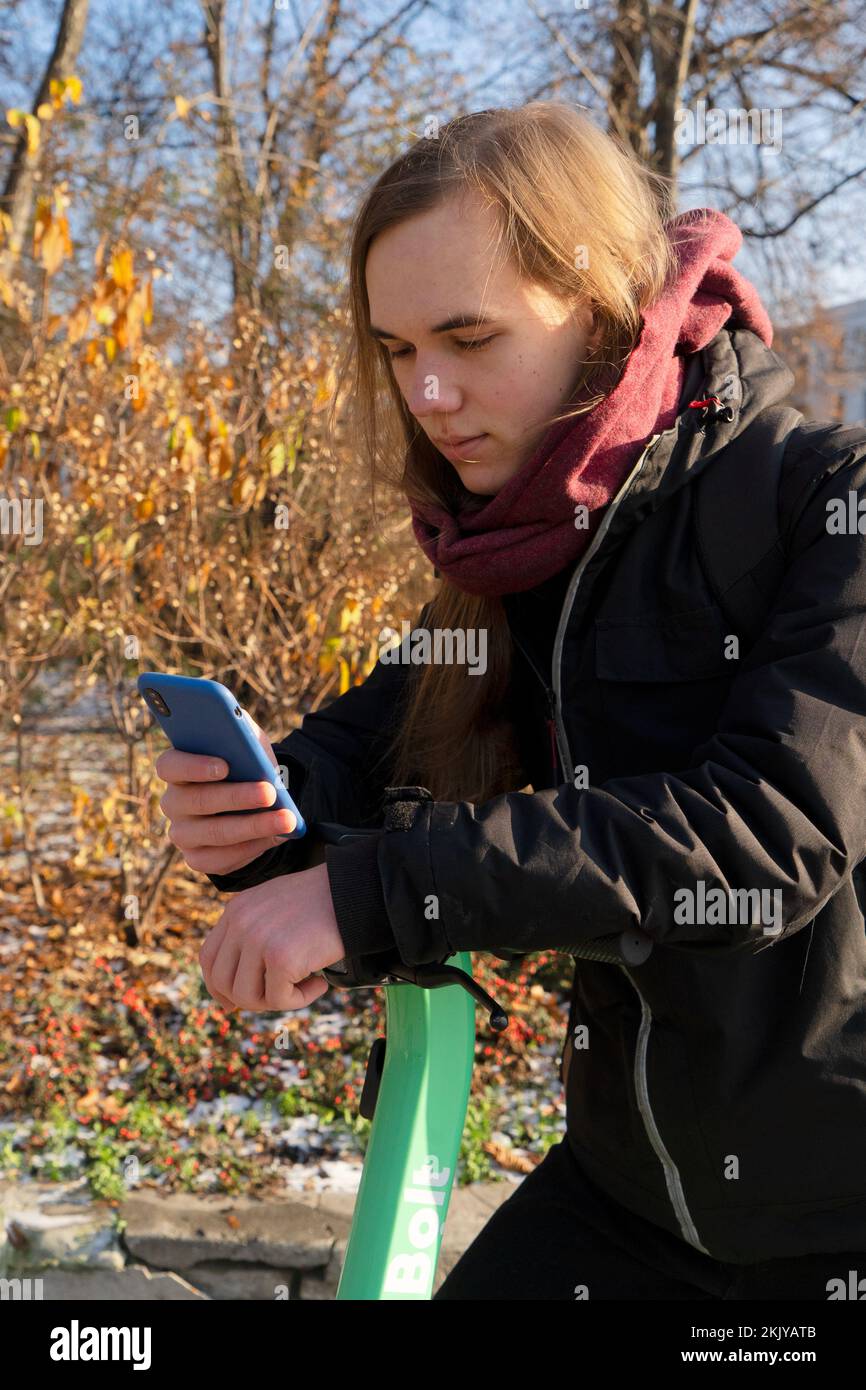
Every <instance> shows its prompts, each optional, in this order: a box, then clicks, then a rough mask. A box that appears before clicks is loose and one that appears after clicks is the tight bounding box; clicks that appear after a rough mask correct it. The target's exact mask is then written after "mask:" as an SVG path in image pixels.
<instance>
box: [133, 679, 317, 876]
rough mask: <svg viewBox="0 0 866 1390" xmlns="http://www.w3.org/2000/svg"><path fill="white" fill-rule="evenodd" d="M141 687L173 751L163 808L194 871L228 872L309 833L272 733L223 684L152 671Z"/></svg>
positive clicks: (163, 758)
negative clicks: (270, 736)
mask: <svg viewBox="0 0 866 1390" xmlns="http://www.w3.org/2000/svg"><path fill="white" fill-rule="evenodd" d="M138 689H139V691H140V692H141V694H142V697H143V698H144V699H145V700H146V702H147V705H148V707H149V708H150V709H151V711H152V712H153V714H154V717H155V718H156V719H157V721H158V722H159V724H160V726H161V727H162V728H163V730H164V731H165V733H166V734H167V736H168V737H169V739H170V740H171V742H172V744H173V745H174V746H173V747H172V748H170V749H167V750H166V751H165V752H164V753H161V754H160V756H159V758H158V759H157V762H156V764H155V768H156V773H157V776H158V777H160V778H161V779H162V781H164V782H167V783H168V784H169V785H168V790H167V791H166V792H165V793H164V794H163V796H162V797H161V799H160V803H159V804H160V809H161V810H162V811H163V813H164V815H166V816H167V817H168V819H169V821H170V823H171V824H170V830H169V839H170V840H171V841H172V843H173V844H175V845H177V847H178V849H180V850H181V852H182V853H183V857H184V859H185V860H186V862H187V864H188V865H189V866H190V868H191V869H195V870H197V871H198V872H199V873H206V874H228V873H233V872H234V871H235V870H236V869H242V868H243V867H244V866H245V865H247V864H249V863H251V862H252V861H253V860H254V859H258V857H259V855H261V854H263V853H264V852H265V850H268V849H271V848H272V847H273V846H274V845H278V844H281V843H282V842H283V840H285V839H296V838H298V837H299V836H300V835H303V834H305V833H306V828H307V827H306V825H305V823H304V819H303V817H302V815H301V813H300V811H299V810H298V808H297V806H296V805H295V803H294V801H293V800H292V798H291V796H290V795H289V792H288V790H287V789H286V787H285V786H284V784H283V781H282V777H281V775H280V771H279V765H278V763H277V760H276V757H275V756H274V751H273V748H272V747H271V743H270V740H269V739H268V737H267V735H266V734H264V733H263V731H262V730H261V729H260V728H259V726H258V724H256V722H255V720H254V719H253V718H252V717H251V716H250V715H249V714H248V713H247V712H246V710H242V709H241V708H240V706H239V705H238V703H237V701H236V700H235V698H234V696H233V695H232V693H231V691H229V690H227V689H226V687H225V686H223V685H220V684H219V682H218V681H209V680H204V679H201V678H197V677H190V676H169V675H163V674H161V673H159V672H155V671H146V672H144V674H143V675H141V676H139V678H138Z"/></svg>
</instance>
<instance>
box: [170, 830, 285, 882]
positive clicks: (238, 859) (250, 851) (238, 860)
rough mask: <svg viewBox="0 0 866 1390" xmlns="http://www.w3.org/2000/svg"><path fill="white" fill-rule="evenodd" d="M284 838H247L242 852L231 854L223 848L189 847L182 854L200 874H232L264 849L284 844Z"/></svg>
mask: <svg viewBox="0 0 866 1390" xmlns="http://www.w3.org/2000/svg"><path fill="white" fill-rule="evenodd" d="M284 844H285V840H281V839H279V838H277V837H276V836H274V835H268V836H267V837H263V838H262V839H261V840H249V841H248V842H247V843H246V844H245V845H244V846H243V853H242V854H235V855H232V856H231V857H230V858H228V859H227V858H226V856H227V855H228V854H229V851H228V850H225V849H210V848H207V847H206V848H204V849H191V850H188V851H187V852H186V853H185V854H184V859H185V860H186V862H187V864H188V865H189V867H190V868H191V869H195V870H196V872H197V873H200V874H233V873H235V872H236V871H237V870H238V869H245V868H246V866H247V864H252V862H253V860H254V859H258V857H259V855H260V854H264V852H265V850H268V849H273V848H274V846H275V845H284Z"/></svg>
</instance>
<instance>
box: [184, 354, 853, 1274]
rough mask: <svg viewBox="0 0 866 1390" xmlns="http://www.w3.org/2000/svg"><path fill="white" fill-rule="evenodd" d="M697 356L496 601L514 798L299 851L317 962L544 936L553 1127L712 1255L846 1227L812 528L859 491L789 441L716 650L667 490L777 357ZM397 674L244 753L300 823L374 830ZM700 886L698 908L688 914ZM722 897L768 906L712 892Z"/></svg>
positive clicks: (398, 688) (833, 589)
mask: <svg viewBox="0 0 866 1390" xmlns="http://www.w3.org/2000/svg"><path fill="white" fill-rule="evenodd" d="M700 366H701V368H702V376H703V380H702V384H701V387H700V390H699V392H698V394H699V395H700V396H701V397H702V398H703V397H706V396H710V395H713V394H724V393H725V392H726V391H727V393H728V396H729V398H732V399H734V400H735V401H736V402H737V409H736V410H735V412H734V420H733V422H732V423H725V422H715V423H714V422H709V423H708V424H707V426H706V429H705V430H704V431H699V432H695V431H694V429H693V428H691V427H689V428H687V427H686V423H685V422H686V418H687V417H688V415H689V412H688V411H686V410H683V411H682V413H681V415H680V418H679V420H678V422H677V425H676V426H675V427H674V428H673V429H672V430H669V431H666V432H665V433H663V434H661V435H658V436H653V437H652V439H651V440H650V441H649V442H648V445H647V447H646V448H645V449H644V452H643V454H642V456H641V458H640V459H639V460H638V461H637V463H636V464H635V466H634V468H633V470H632V471H631V473H630V475H629V476H628V477H627V478H626V480H625V482H624V483H623V485H622V487H621V488H620V490H619V492H618V493H617V495H616V497H615V498H614V499H613V500H612V501H611V503H610V504H609V505H608V507H607V508H606V510H605V514H604V517H603V519H602V524H601V526H600V527H599V530H598V531H597V533H596V534H595V536H594V537H593V540H592V542H591V544H590V546H589V547H588V549H587V551H586V552H585V553H584V555H583V556H582V557H581V559H580V561H579V562H578V564H577V565H576V567H575V568H574V569H573V570H572V571H571V572H565V573H564V574H562V575H558V576H556V577H555V578H554V580H551V581H548V582H547V584H545V585H542V586H539V588H538V589H537V590H534V591H531V592H530V593H524V594H518V595H510V596H508V597H507V598H506V600H505V606H506V610H507V612H508V618H509V624H510V627H511V631H512V634H513V637H514V642H515V651H516V656H515V663H514V677H513V683H512V700H513V709H514V712H515V720H516V724H517V729H518V733H519V736H520V740H521V747H522V749H523V753H524V759H525V766H526V768H527V772H528V773H529V780H530V782H531V784H532V788H533V791H532V792H531V793H527V792H518V791H515V792H512V793H509V794H507V795H502V796H496V797H493V798H491V799H490V800H488V801H485V802H482V803H478V804H472V803H466V802H464V803H452V802H435V801H432V800H425V799H420V800H417V801H416V802H415V803H414V804H413V806H412V808H411V814H410V815H409V816H408V817H404V818H403V820H402V821H401V828H399V829H394V830H388V831H383V833H382V834H381V835H380V836H378V837H375V836H373V837H370V838H369V839H367V840H364V841H361V840H358V841H355V842H352V843H349V844H346V845H339V846H329V847H328V849H327V851H326V862H327V865H328V873H329V878H330V883H331V888H332V893H333V898H334V904H335V910H336V913H337V920H338V923H339V927H340V932H341V935H342V937H343V940H344V943H345V945H346V951H347V954H350V955H355V954H359V953H361V952H368V951H375V950H378V949H384V948H385V947H387V946H392V947H393V945H394V943H395V941H396V943H397V946H398V947H399V950H400V953H401V955H402V957H403V959H404V960H406V961H407V962H408V963H410V964H419V963H421V962H426V961H431V960H442V959H445V958H446V957H447V956H448V955H449V954H451V953H453V952H456V951H459V950H473V951H484V950H488V951H494V952H495V951H496V950H497V949H498V948H501V947H507V948H510V949H512V950H514V951H517V952H532V951H538V950H542V949H554V950H557V949H558V950H561V951H563V952H566V953H570V954H572V955H574V957H575V977H574V989H573V995H572V1001H571V1009H570V1016H569V1024H568V1035H567V1039H566V1046H565V1050H564V1057H563V1068H562V1073H561V1074H562V1076H563V1077H564V1079H565V1086H566V1112H567V1136H568V1141H569V1143H570V1144H571V1146H572V1149H573V1151H574V1153H575V1155H576V1157H577V1159H578V1161H579V1163H580V1164H581V1165H582V1166H583V1168H584V1170H585V1171H586V1172H587V1174H588V1175H589V1177H590V1178H591V1179H592V1180H594V1181H595V1182H596V1183H597V1184H598V1185H599V1186H600V1187H602V1188H603V1189H604V1190H605V1191H606V1192H607V1193H608V1194H609V1195H610V1196H611V1197H612V1198H614V1199H615V1200H617V1201H619V1202H620V1203H621V1204H622V1205H623V1206H625V1207H627V1208H628V1209H629V1210H630V1211H632V1212H635V1213H637V1214H639V1215H640V1216H642V1217H644V1218H645V1219H647V1220H649V1221H652V1222H655V1223H656V1224H657V1225H659V1226H661V1227H663V1228H664V1229H665V1230H667V1231H669V1232H672V1233H673V1234H674V1235H676V1236H678V1237H680V1238H681V1239H682V1240H684V1241H687V1242H688V1243H689V1244H691V1245H693V1246H694V1247H695V1248H696V1249H698V1250H700V1251H703V1252H705V1253H707V1254H709V1255H710V1256H712V1257H713V1258H715V1259H718V1260H722V1261H725V1262H730V1263H734V1264H738V1263H750V1262H752V1261H756V1260H766V1259H774V1258H779V1257H785V1256H796V1255H802V1254H808V1253H813V1252H826V1253H832V1252H836V1251H839V1252H842V1251H864V1250H866V920H864V912H866V879H864V859H866V537H864V535H862V534H860V532H859V530H858V529H857V527H856V526H854V527H853V528H851V529H850V530H849V532H848V533H841V534H840V533H838V532H837V531H834V530H833V529H831V527H830V526H829V525H828V516H829V512H828V504H831V505H832V503H833V501H834V499H839V500H840V501H841V502H842V503H843V504H844V505H845V506H846V508H848V507H850V501H851V499H850V498H849V493H851V492H853V493H855V494H859V495H861V496H863V497H864V498H866V491H864V488H866V429H864V442H863V445H862V447H861V448H856V447H855V448H854V449H852V448H851V447H846V448H838V447H837V448H834V447H833V445H832V443H831V444H829V445H828V444H826V443H824V444H823V445H821V446H819V447H817V448H816V447H815V446H814V444H808V445H803V444H801V445H799V446H798V444H797V440H796V438H795V440H794V441H793V443H792V444H791V445H789V448H788V451H787V452H786V455H785V459H784V463H783V475H782V485H781V490H780V497H779V516H780V527H781V534H782V538H783V541H784V544H785V548H786V553H787V561H786V569H785V573H784V577H783V580H782V583H781V586H780V589H779V592H778V594H777V596H776V598H775V601H774V603H773V604H772V607H771V609H770V611H769V613H768V617H767V621H766V624H765V627H764V631H763V633H762V634H761V635H760V637H759V638H758V640H757V641H755V642H754V643H753V645H752V646H751V647H750V648H749V649H748V650H745V651H743V650H740V652H739V654H738V655H737V654H736V650H735V648H732V644H731V643H730V642H729V641H728V640H727V638H728V637H729V635H730V634H729V632H728V631H727V626H726V623H725V621H724V618H723V616H722V613H721V610H720V608H719V607H718V605H717V603H716V602H715V601H714V597H713V591H712V589H711V587H710V585H709V584H708V581H707V577H706V574H705V572H704V568H703V566H702V560H701V545H700V535H699V534H696V529H695V524H694V496H695V489H694V488H693V486H692V484H693V483H694V481H695V479H696V478H697V477H698V476H699V475H700V473H701V471H702V470H703V469H705V468H724V467H725V445H726V443H727V442H728V441H729V440H730V439H731V438H732V437H734V435H737V434H739V433H740V432H741V431H743V430H745V429H747V428H748V425H749V424H750V422H751V421H752V420H753V419H754V418H755V416H756V415H757V414H758V413H759V412H760V411H761V410H762V409H765V408H767V407H769V406H771V405H774V404H776V403H778V402H780V401H781V400H783V399H784V398H785V397H786V396H787V395H788V394H789V392H790V389H791V386H792V384H793V376H792V373H791V372H790V371H789V369H788V368H787V367H786V366H785V364H784V363H783V362H782V361H781V360H780V359H779V357H778V356H777V355H776V354H775V353H774V352H773V351H772V350H771V349H769V348H767V347H766V346H765V345H764V344H763V343H762V341H761V340H760V339H759V338H758V337H757V336H756V335H754V334H753V333H751V332H749V331H747V330H742V329H734V330H729V329H728V328H724V329H722V330H721V331H720V332H719V334H717V336H716V338H714V339H713V341H712V343H710V344H709V346H708V347H707V348H705V349H704V350H703V352H702V353H701V354H700ZM732 383H733V391H731V384H732ZM691 394H693V393H691V392H686V393H685V394H684V401H683V404H685V399H686V396H689V398H690V397H691ZM689 423H690V422H689ZM760 467H761V459H760V458H756V459H755V468H756V469H757V468H760ZM854 500H855V505H856V498H855V499H854ZM742 505H743V506H744V507H747V506H748V505H749V498H748V497H747V496H744V497H743V498H742ZM863 525H864V528H866V522H864V523H863ZM560 607H561V612H558V610H559V608H560ZM425 612H426V610H425ZM423 618H424V615H422V622H423ZM410 669H411V668H410V667H408V666H400V665H386V664H383V663H382V662H379V663H378V664H377V666H376V668H375V669H374V670H373V672H372V673H371V675H370V676H369V678H368V679H367V680H366V681H365V682H364V684H363V685H362V686H359V687H356V688H354V689H352V690H350V691H348V692H347V693H346V694H345V695H343V696H341V697H340V698H339V699H337V700H335V701H334V702H333V703H332V704H331V705H330V706H328V707H327V708H326V709H324V710H321V711H318V712H317V713H315V714H313V715H307V716H306V718H305V719H304V721H303V724H302V726H301V728H300V729H299V730H297V731H295V732H293V733H292V734H290V735H289V736H288V738H286V739H285V740H283V741H282V743H279V744H276V745H275V746H274V747H275V752H276V754H277V758H278V760H279V761H280V762H281V763H287V764H288V766H289V769H290V787H291V790H292V794H293V795H294V796H295V798H296V799H297V800H298V802H299V805H300V807H301V810H302V811H303V813H304V816H305V817H306V819H307V821H308V823H310V822H312V823H315V822H316V821H317V820H323V821H326V820H327V821H338V822H342V823H345V824H349V825H364V824H373V823H378V824H381V816H380V819H379V821H378V822H377V821H376V816H377V809H378V808H379V806H380V803H381V797H382V793H383V790H384V787H385V785H386V780H387V772H385V773H384V778H385V780H383V776H382V775H380V772H381V769H380V772H377V771H376V769H375V768H374V763H375V760H376V758H377V757H378V756H379V755H380V753H381V751H382V748H383V746H384V744H383V739H386V738H387V736H388V734H389V733H390V731H391V729H392V728H393V727H394V721H395V719H397V718H398V717H399V707H400V700H401V698H402V696H403V695H404V693H405V682H406V678H407V674H408V672H409V671H410ZM551 712H553V713H554V716H555V749H554V750H553V755H552V748H551V740H550V737H549V727H548V722H547V721H548V719H549V717H550V715H551ZM431 717H435V712H432V711H431ZM554 763H555V766H554ZM308 842H309V843H312V840H311V837H310V836H308V837H305V839H302V840H299V841H296V842H287V843H286V844H285V845H283V846H280V847H279V848H275V849H273V850H269V851H268V852H267V853H266V854H264V855H262V856H261V857H260V858H259V859H258V860H256V861H255V862H254V863H253V864H251V865H248V866H247V867H246V868H245V869H243V870H240V871H239V872H238V873H236V874H232V875H224V876H217V875H211V876H210V877H211V879H212V881H213V882H214V883H215V884H216V885H217V887H219V888H221V889H224V890H226V891H238V890H240V889H243V888H245V887H248V886H250V885H252V884H254V883H259V882H262V881H264V880H265V879H267V878H271V877H274V876H276V875H278V874H283V873H288V872H292V871H293V870H295V869H298V868H302V867H305V866H306V863H307V862H308V856H309V843H308ZM681 890H686V893H692V894H693V895H694V899H693V900H694V901H695V902H696V903H697V906H698V912H697V914H696V916H697V919H696V920H688V916H687V914H686V913H685V912H684V911H683V909H682V902H683V898H684V896H685V895H684V894H683V893H682V891H681ZM712 890H722V891H721V893H719V892H716V895H715V897H716V902H718V901H720V900H721V899H722V898H723V899H724V901H725V902H727V903H728V904H730V905H731V906H729V908H728V910H727V912H725V911H722V912H721V913H719V912H716V913H715V915H714V913H713V912H712V911H709V912H707V911H705V912H703V914H702V913H701V903H704V904H705V903H706V901H707V895H709V894H710V893H711V892H712ZM740 890H757V893H758V894H760V893H761V892H762V891H763V894H764V897H763V898H762V899H760V901H761V902H762V903H763V904H764V905H765V906H766V907H767V908H768V907H769V905H770V904H772V905H773V909H772V910H771V911H769V913H768V912H767V911H765V910H763V909H762V911H761V912H760V913H758V912H755V911H753V912H751V913H747V912H745V911H742V910H735V909H734V907H733V906H732V904H733V903H735V902H738V903H741V902H742V901H744V900H745V892H744V894H743V896H742V897H741V896H738V895H739V893H740ZM431 894H435V895H436V898H437V899H438V904H439V915H438V918H437V917H435V916H434V917H431V915H430V913H429V911H425V904H426V903H428V902H429V899H430V895H431ZM702 895H703V896H702ZM752 896H753V898H754V900H755V901H758V900H759V899H758V898H757V895H756V894H754V893H753V895H752ZM776 907H778V909H779V910H778V915H774V913H775V909H776ZM635 925H636V926H639V927H640V928H641V929H642V930H643V931H644V932H645V933H647V934H648V935H649V936H651V937H652V939H653V941H654V943H655V945H654V948H653V950H652V952H651V954H650V955H649V958H648V959H647V960H646V961H645V963H643V964H642V965H614V964H607V963H603V962H600V961H598V960H592V959H586V958H581V954H580V953H581V949H586V948H587V947H588V946H590V947H591V944H592V943H593V942H596V941H597V940H598V938H602V937H608V938H609V937H615V936H616V935H617V934H618V933H620V932H621V931H622V930H623V929H624V928H626V927H630V926H635ZM575 1037H577V1038H578V1039H579V1042H578V1045H575Z"/></svg>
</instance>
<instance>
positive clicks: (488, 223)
mask: <svg viewBox="0 0 866 1390" xmlns="http://www.w3.org/2000/svg"><path fill="white" fill-rule="evenodd" d="M496 233H497V224H496V220H495V213H494V212H493V210H492V209H490V208H487V207H485V205H484V204H483V203H482V202H481V200H480V198H476V197H475V196H474V195H472V196H471V197H466V198H465V199H463V200H462V201H461V200H457V199H453V198H452V199H449V200H448V201H447V202H445V203H442V204H440V205H439V206H438V207H436V208H434V209H433V210H432V211H430V212H425V213H419V214H418V215H416V216H414V217H411V218H409V219H407V220H406V221H405V222H401V223H399V224H398V225H397V226H394V227H389V228H388V229H387V230H386V231H384V232H380V233H379V235H378V236H377V237H376V238H375V239H374V240H373V242H372V244H371V246H370V249H369V252H368V255H367V267H366V280H367V295H368V299H369V304H370V322H371V326H372V327H371V331H373V336H374V337H377V338H380V339H381V340H382V342H383V344H384V346H385V348H386V349H387V351H388V353H389V356H390V358H391V367H392V370H393V372H394V378H395V380H396V383H397V386H398V387H399V389H400V391H401V392H402V394H403V397H404V399H405V401H406V406H407V408H408V409H409V411H411V413H412V415H414V417H415V419H416V420H417V421H418V424H419V425H420V427H421V429H423V430H424V432H425V434H426V435H427V436H428V437H429V438H430V439H431V440H432V441H433V443H434V445H435V446H436V448H437V449H439V451H440V453H442V454H443V455H444V457H445V458H447V459H448V461H449V462H450V463H451V464H452V465H453V467H454V468H455V469H456V471H457V473H458V474H459V475H460V479H461V481H462V482H463V484H464V486H465V487H466V488H467V489H468V490H469V491H470V492H475V493H478V494H486V495H490V496H492V495H493V494H495V493H496V492H498V491H499V489H500V488H501V487H502V486H503V484H504V483H506V482H507V481H508V479H509V478H511V477H513V476H514V474H515V473H517V472H518V471H519V470H520V468H521V467H522V466H523V464H524V463H526V462H527V461H528V459H529V458H530V457H531V456H532V453H533V451H534V450H535V448H536V447H537V445H538V444H539V442H540V441H541V439H542V438H543V436H544V435H545V434H546V432H547V429H548V424H547V417H549V416H550V415H552V414H554V413H555V412H556V411H557V410H559V409H561V408H562V407H563V406H564V405H565V404H566V402H567V401H569V400H570V399H571V396H572V394H573V392H574V388H575V385H576V383H577V380H578V377H579V374H580V368H581V363H582V362H583V360H584V358H585V356H586V354H587V352H588V350H589V348H590V347H591V346H592V345H593V344H594V343H595V341H596V337H597V330H594V329H593V319H592V314H591V312H590V310H589V308H588V307H587V305H585V304H581V305H569V304H567V303H565V302H564V301H563V300H561V299H559V298H557V297H556V296H554V295H552V294H551V293H550V292H549V291H548V290H546V289H544V288H542V287H541V286H540V285H537V284H534V283H530V282H527V281H523V280H521V279H520V278H519V277H518V275H517V272H516V270H515V269H514V267H513V266H512V265H511V264H510V262H508V261H506V262H505V263H504V264H501V263H500V262H501V261H502V259H503V258H502V254H501V253H499V254H498V255H497V256H496V264H494V249H495V246H496ZM467 439H468V441H469V442H468V443H461V442H460V441H463V440H467ZM452 446H453V447H452Z"/></svg>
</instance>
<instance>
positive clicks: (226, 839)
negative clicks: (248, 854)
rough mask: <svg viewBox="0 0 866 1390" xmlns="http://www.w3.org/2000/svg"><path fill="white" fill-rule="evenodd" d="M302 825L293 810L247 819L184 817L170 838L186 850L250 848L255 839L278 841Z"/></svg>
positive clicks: (247, 816) (232, 817)
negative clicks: (277, 838)
mask: <svg viewBox="0 0 866 1390" xmlns="http://www.w3.org/2000/svg"><path fill="white" fill-rule="evenodd" d="M297 824H298V822H297V820H296V819H295V817H294V815H293V814H292V812H291V811H287V810H285V809H284V808H283V807H280V809H279V810H278V811H261V812H259V813H255V814H250V815H246V816H193V817H189V816H181V818H180V819H179V820H174V821H172V823H171V829H170V831H169V839H170V840H171V842H172V844H174V845H177V847H178V849H182V850H188V849H190V850H198V849H205V848H208V847H211V848H212V847H214V846H216V847H218V848H220V847H221V848H225V847H226V846H229V847H231V846H233V845H246V844H248V843H249V842H250V841H251V840H262V839H265V838H268V839H272V840H274V839H276V837H277V835H279V834H281V833H282V834H288V833H289V832H290V831H292V830H294V829H295V828H296V826H297Z"/></svg>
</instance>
